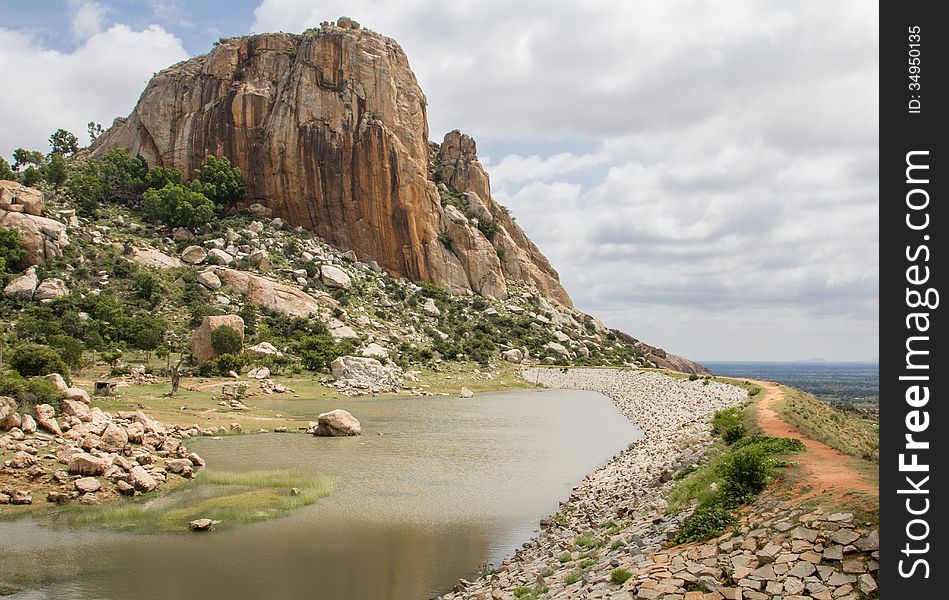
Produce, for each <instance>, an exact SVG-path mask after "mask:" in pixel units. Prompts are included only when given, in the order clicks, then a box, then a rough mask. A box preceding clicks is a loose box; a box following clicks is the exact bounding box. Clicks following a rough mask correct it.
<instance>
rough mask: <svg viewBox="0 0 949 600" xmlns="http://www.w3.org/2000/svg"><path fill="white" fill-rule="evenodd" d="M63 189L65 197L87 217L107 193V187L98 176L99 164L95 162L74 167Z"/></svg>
mask: <svg viewBox="0 0 949 600" xmlns="http://www.w3.org/2000/svg"><path fill="white" fill-rule="evenodd" d="M65 188H66V195H67V196H69V198H70V199H71V200H72V201H73V202H75V203H76V204H77V205H78V207H79V210H80V213H81V214H87V215H88V214H90V213H92V212H93V211H95V210H96V209H97V208H98V207H99V204H100V203H101V202H102V200H104V199H105V195H106V193H108V191H109V186H108V185H107V184H106V183H105V182H104V181H102V177H101V176H100V169H99V163H97V162H95V161H86V162H83V163H81V164H80V165H78V166H74V167H73V172H72V173H71V174H70V176H69V178H68V179H67V180H66V186H65Z"/></svg>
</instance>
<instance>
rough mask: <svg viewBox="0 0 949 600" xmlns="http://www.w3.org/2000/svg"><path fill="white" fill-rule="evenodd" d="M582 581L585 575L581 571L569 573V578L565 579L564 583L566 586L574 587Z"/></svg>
mask: <svg viewBox="0 0 949 600" xmlns="http://www.w3.org/2000/svg"><path fill="white" fill-rule="evenodd" d="M581 579H583V573H582V572H580V571H574V572H572V573H567V576H566V577H564V578H563V583H564V585H573V584H575V583H576V582H578V581H580V580H581Z"/></svg>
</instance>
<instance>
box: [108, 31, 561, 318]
mask: <svg viewBox="0 0 949 600" xmlns="http://www.w3.org/2000/svg"><path fill="white" fill-rule="evenodd" d="M425 107H426V100H425V95H424V94H423V93H422V90H421V89H420V88H419V85H418V82H417V81H416V79H415V75H414V74H413V73H412V71H411V69H410V68H409V63H408V59H407V58H406V56H405V53H404V52H403V51H402V49H401V48H400V47H399V45H398V44H397V43H396V42H395V41H394V40H392V39H390V38H387V37H384V36H382V35H379V34H377V33H375V32H372V31H369V30H366V29H362V28H360V27H359V26H358V24H355V23H353V22H352V21H349V20H348V19H340V21H339V22H338V24H330V23H324V24H323V26H322V27H321V28H319V29H313V30H309V31H307V32H305V33H304V34H302V35H292V34H286V33H275V34H265V35H255V36H247V37H241V38H230V39H223V40H221V42H220V43H219V44H218V45H217V46H216V47H215V48H214V49H213V50H212V51H211V52H210V53H208V54H206V55H203V56H198V57H196V58H194V59H191V60H188V61H186V62H183V63H179V64H177V65H174V66H172V67H170V68H168V69H166V70H164V71H162V72H161V73H159V74H157V75H156V76H155V77H154V78H153V79H152V81H151V82H150V83H149V84H148V87H147V88H146V89H145V91H144V92H143V94H142V96H141V98H140V100H139V102H138V104H137V106H136V107H135V109H134V111H133V112H132V114H131V115H129V117H128V118H127V119H119V120H117V121H116V123H115V124H114V125H113V127H112V128H111V129H110V130H109V131H108V132H107V133H106V134H105V135H103V136H102V137H101V138H100V140H99V141H98V143H97V145H96V146H95V147H94V149H93V156H101V155H102V154H104V153H105V152H106V151H107V150H109V149H110V148H116V147H119V148H125V149H128V150H129V151H130V152H132V153H140V154H141V155H142V156H144V157H145V158H146V159H147V160H148V163H149V165H150V166H163V167H173V168H176V169H178V170H180V171H181V172H182V173H183V174H184V175H185V177H190V176H191V174H192V173H193V172H194V170H195V169H196V168H198V167H199V166H200V165H201V164H202V162H203V161H204V158H205V156H206V155H208V154H214V155H219V156H220V155H223V156H227V157H228V158H229V159H230V161H231V162H232V163H233V164H236V165H238V166H239V167H240V168H241V170H242V171H243V172H244V173H245V174H246V176H247V193H246V198H245V206H246V205H251V204H254V203H259V204H263V205H264V206H266V207H268V208H269V209H270V210H271V211H272V213H273V215H274V216H278V217H281V218H283V219H284V220H285V221H287V222H289V223H291V224H292V225H302V226H304V227H306V228H307V229H309V230H311V231H313V232H315V233H316V234H317V235H319V236H320V237H321V238H323V239H324V240H325V241H327V242H328V243H330V244H332V245H334V246H336V247H338V248H341V249H344V250H354V251H355V252H356V253H357V255H358V256H359V257H360V258H363V259H367V260H375V261H377V262H378V263H379V264H380V265H381V266H382V267H384V268H385V269H387V270H389V271H390V272H391V273H393V274H394V275H397V276H404V277H407V278H409V279H412V280H423V281H428V282H431V283H435V284H437V285H439V286H441V287H443V288H445V289H447V290H449V291H452V292H463V291H466V290H469V289H470V290H474V291H476V292H479V293H481V294H483V295H485V296H489V297H493V298H498V299H503V298H506V297H507V285H506V281H505V279H514V280H517V281H523V282H525V283H527V284H528V285H530V286H531V287H535V288H536V289H537V290H538V291H540V292H542V293H543V294H545V295H547V296H549V297H551V298H553V299H555V300H557V301H558V302H560V303H561V304H564V305H566V306H570V305H571V303H570V298H569V296H568V295H567V293H566V291H564V289H563V287H562V286H561V285H560V281H559V279H558V276H557V273H556V272H555V271H554V270H553V268H552V267H551V266H550V263H549V262H548V261H547V259H546V258H544V257H543V255H542V254H541V253H540V251H539V250H538V249H537V247H536V246H534V245H533V244H532V243H531V242H530V240H528V239H527V236H526V235H524V232H523V231H521V229H520V227H518V226H517V225H516V224H515V223H514V222H513V220H512V219H511V218H510V217H509V216H507V214H506V213H505V212H504V211H503V210H502V209H501V207H499V206H497V205H496V204H495V203H494V202H493V201H492V200H491V198H490V191H489V188H488V180H487V176H486V174H485V173H484V171H483V169H481V166H480V164H478V162H477V158H476V157H475V156H474V143H473V141H472V140H471V138H467V137H463V136H460V134H457V133H453V134H449V135H448V136H447V137H446V143H445V144H444V145H443V148H442V152H441V153H440V154H439V155H438V157H437V159H438V160H437V162H438V165H439V166H440V167H441V168H442V169H443V171H444V173H445V176H446V183H447V184H448V186H450V187H452V188H453V189H454V190H455V191H457V192H459V193H460V192H469V191H470V192H471V193H472V194H474V195H475V196H476V197H477V199H473V200H472V202H473V203H474V204H475V205H477V208H480V209H484V211H483V213H484V214H482V215H481V216H480V217H478V218H479V219H480V220H484V219H488V220H491V221H497V223H496V225H492V226H491V228H490V230H488V229H487V228H486V227H485V226H484V225H485V224H484V223H481V224H480V225H481V227H480V228H479V226H478V224H476V223H472V222H471V221H470V220H469V219H467V218H465V219H459V218H458V214H454V215H452V214H450V211H448V210H446V207H444V206H443V205H442V201H441V199H440V197H439V193H438V190H437V189H436V187H435V183H434V182H433V181H431V180H430V178H429V163H430V156H429V152H430V148H429V142H428V139H429V131H428V122H427V119H426V112H425ZM456 213H457V211H456ZM453 216H454V218H452V217H453ZM485 231H487V233H485ZM489 238H490V239H489ZM448 240H450V242H448Z"/></svg>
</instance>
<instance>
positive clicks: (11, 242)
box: [0, 227, 26, 276]
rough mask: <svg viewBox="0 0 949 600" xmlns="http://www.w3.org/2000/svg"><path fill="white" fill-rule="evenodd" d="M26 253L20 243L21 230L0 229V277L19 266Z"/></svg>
mask: <svg viewBox="0 0 949 600" xmlns="http://www.w3.org/2000/svg"><path fill="white" fill-rule="evenodd" d="M25 255H26V251H25V250H23V243H22V242H21V241H20V230H19V229H17V228H15V227H0V276H2V275H5V274H7V273H10V272H12V271H13V270H14V268H15V267H16V266H17V265H18V264H19V262H20V261H21V260H23V257H24V256H25Z"/></svg>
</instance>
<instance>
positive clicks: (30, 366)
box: [10, 343, 69, 377]
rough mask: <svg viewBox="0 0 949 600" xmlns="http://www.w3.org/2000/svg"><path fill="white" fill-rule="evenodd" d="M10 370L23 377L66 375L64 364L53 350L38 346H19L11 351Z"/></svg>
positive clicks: (30, 344)
mask: <svg viewBox="0 0 949 600" xmlns="http://www.w3.org/2000/svg"><path fill="white" fill-rule="evenodd" d="M10 368H11V369H13V370H14V371H16V372H17V373H19V374H20V375H22V376H23V377H34V376H37V375H40V376H42V375H48V374H50V373H63V374H65V373H68V372H69V369H67V368H66V363H65V362H63V358H62V356H60V354H59V352H57V351H56V350H55V349H53V348H50V347H49V346H42V345H40V344H32V343H26V344H20V345H19V346H17V347H15V348H14V349H13V353H12V356H11V357H10Z"/></svg>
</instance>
